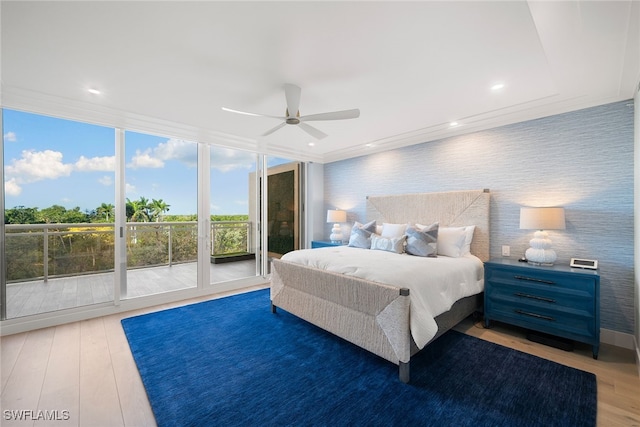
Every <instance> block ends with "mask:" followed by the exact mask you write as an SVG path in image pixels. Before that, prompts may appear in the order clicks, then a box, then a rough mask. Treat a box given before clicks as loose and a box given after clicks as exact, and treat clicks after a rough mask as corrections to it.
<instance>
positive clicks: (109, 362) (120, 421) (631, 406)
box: [0, 287, 640, 427]
mask: <svg viewBox="0 0 640 427" xmlns="http://www.w3.org/2000/svg"><path fill="white" fill-rule="evenodd" d="M254 289H259V287H253V288H250V289H247V290H254ZM227 295H229V293H223V294H219V295H216V296H215V298H217V297H223V296H227ZM211 298H212V297H211V296H209V297H202V298H199V299H194V300H189V301H183V302H181V303H173V304H166V305H163V306H157V307H153V308H148V309H144V310H138V311H135V312H128V313H120V314H118V315H112V316H106V317H101V318H97V319H91V320H85V321H82V322H76V323H70V324H66V325H61V326H57V327H52V328H46V329H40V330H36V331H31V332H25V333H20V334H15V335H9V336H4V337H2V339H1V341H0V347H1V362H2V366H1V372H0V379H1V387H2V398H1V399H0V401H1V402H0V413H1V414H0V416H1V417H2V419H1V421H0V424H2V426H42V425H55V426H65V427H67V426H83V427H84V426H153V425H155V420H154V417H153V413H152V412H151V407H150V406H149V402H148V400H147V397H146V394H145V390H144V387H143V385H142V382H141V381H140V377H139V374H138V371H137V369H136V366H135V362H134V361H133V358H132V356H131V352H130V351H129V346H128V344H127V340H126V337H125V335H124V333H123V331H122V327H121V325H120V320H121V319H123V318H125V317H130V316H132V315H136V314H142V313H146V312H151V311H157V310H162V309H165V308H169V307H174V306H179V305H184V304H188V303H193V302H197V301H201V300H206V299H211ZM456 329H457V330H459V331H461V332H464V333H467V334H469V335H473V336H476V337H478V338H481V339H485V340H488V341H491V342H495V343H497V344H501V345H504V346H507V347H511V348H514V349H517V350H520V351H523V352H526V353H530V354H534V355H536V356H540V357H544V358H546V359H549V360H553V361H555V362H558V363H561V364H564V365H568V366H573V367H575V368H578V369H582V370H585V371H589V372H593V373H594V374H596V376H597V378H598V426H606V427H610V426H640V379H639V378H638V373H637V368H636V366H635V362H634V356H633V352H632V351H630V350H624V349H620V348H617V347H613V346H610V345H602V346H601V349H600V357H599V359H598V360H593V359H592V357H591V348H590V347H589V346H578V347H577V348H576V349H575V350H574V351H573V352H565V351H562V350H558V349H555V348H551V347H547V346H544V345H542V344H537V343H533V342H530V341H528V340H527V339H526V337H525V336H524V333H523V331H522V330H520V329H517V328H513V327H510V326H507V325H502V324H499V323H495V325H494V326H493V327H492V328H491V329H484V328H483V327H482V326H481V324H480V323H476V324H474V323H473V322H472V321H471V320H470V319H469V320H465V321H463V322H462V323H460V324H459V325H458V326H456ZM478 357H482V355H478ZM7 411H8V412H7ZM18 411H22V415H23V416H24V415H27V416H28V418H30V419H33V418H37V416H38V415H43V414H42V413H38V411H48V412H46V413H44V415H46V414H48V415H49V416H54V417H56V418H58V420H57V421H48V422H45V421H41V420H40V421H30V420H22V421H17V420H14V419H10V418H13V416H15V415H18V414H19V412H18ZM24 411H32V412H31V413H25V412H24Z"/></svg>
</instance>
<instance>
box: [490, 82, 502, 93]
mask: <svg viewBox="0 0 640 427" xmlns="http://www.w3.org/2000/svg"><path fill="white" fill-rule="evenodd" d="M503 88H504V83H496V84H494V85H493V86H491V90H492V91H494V92H495V91H497V90H500V89H503Z"/></svg>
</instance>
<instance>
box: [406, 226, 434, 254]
mask: <svg viewBox="0 0 640 427" xmlns="http://www.w3.org/2000/svg"><path fill="white" fill-rule="evenodd" d="M405 234H406V236H407V245H406V246H405V248H404V250H405V251H406V252H407V253H408V254H410V255H416V256H423V257H433V258H435V257H437V256H438V223H437V222H434V223H433V224H431V225H429V226H426V227H424V226H423V227H418V226H417V225H416V226H415V227H407V231H406V232H405Z"/></svg>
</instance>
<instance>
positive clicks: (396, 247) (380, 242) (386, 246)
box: [371, 234, 405, 254]
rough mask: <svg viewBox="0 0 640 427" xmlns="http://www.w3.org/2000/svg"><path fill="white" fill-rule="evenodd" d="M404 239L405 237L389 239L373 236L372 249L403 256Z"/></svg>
mask: <svg viewBox="0 0 640 427" xmlns="http://www.w3.org/2000/svg"><path fill="white" fill-rule="evenodd" d="M404 239H405V236H404V235H403V236H402V237H392V238H389V237H382V236H378V235H377V234H372V235H371V249H375V250H379V251H387V252H394V253H397V254H401V253H402V252H403V251H404Z"/></svg>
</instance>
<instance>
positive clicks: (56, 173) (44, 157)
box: [5, 150, 73, 183]
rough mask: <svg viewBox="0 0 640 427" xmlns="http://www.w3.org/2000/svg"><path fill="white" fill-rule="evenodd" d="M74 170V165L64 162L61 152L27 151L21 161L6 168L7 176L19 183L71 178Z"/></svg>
mask: <svg viewBox="0 0 640 427" xmlns="http://www.w3.org/2000/svg"><path fill="white" fill-rule="evenodd" d="M72 170H73V165H71V164H68V163H67V164H65V163H63V162H62V153H61V152H59V151H53V150H45V151H32V150H25V151H23V152H22V158H21V159H19V160H16V159H14V160H13V161H12V162H11V164H10V165H7V166H6V168H5V174H6V175H7V176H11V177H12V178H15V179H16V180H17V182H18V183H28V182H36V181H40V180H43V179H56V178H59V177H61V176H69V175H71V171H72Z"/></svg>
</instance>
